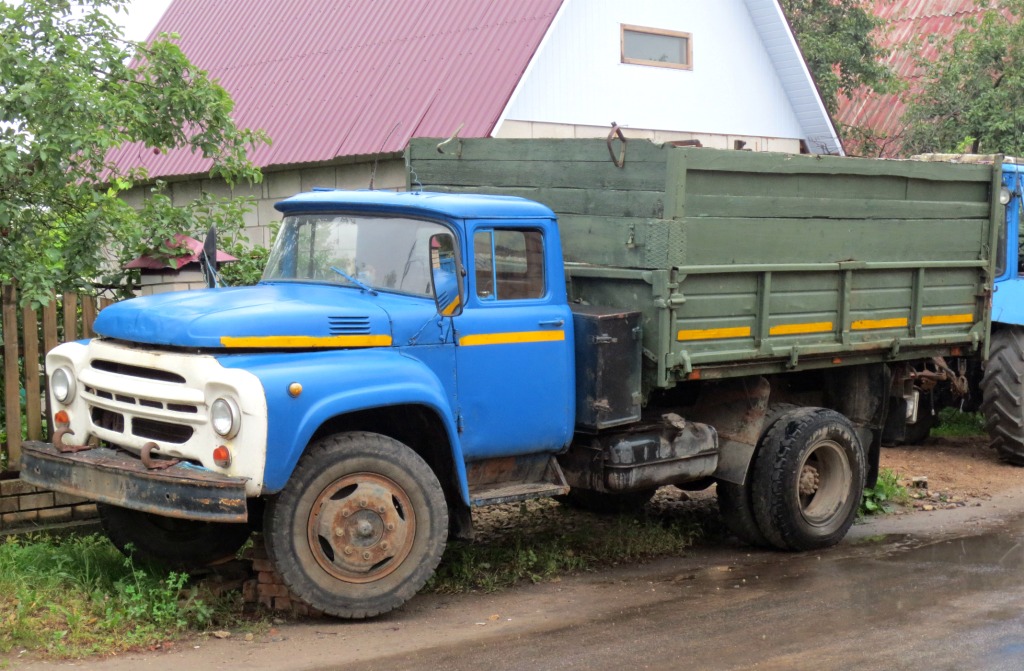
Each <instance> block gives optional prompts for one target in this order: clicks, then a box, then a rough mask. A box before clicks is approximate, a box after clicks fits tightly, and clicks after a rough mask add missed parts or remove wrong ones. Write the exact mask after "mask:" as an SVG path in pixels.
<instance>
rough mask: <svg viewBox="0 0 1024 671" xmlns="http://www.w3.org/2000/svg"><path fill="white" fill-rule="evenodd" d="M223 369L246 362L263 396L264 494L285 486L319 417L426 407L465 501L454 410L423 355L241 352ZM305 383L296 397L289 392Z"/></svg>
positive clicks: (223, 362) (391, 351)
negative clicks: (440, 427)
mask: <svg viewBox="0 0 1024 671" xmlns="http://www.w3.org/2000/svg"><path fill="white" fill-rule="evenodd" d="M219 361H220V363H221V365H223V366H224V367H226V368H244V369H246V370H248V371H249V372H251V373H252V374H254V375H256V377H258V378H259V379H260V381H261V382H262V383H263V388H264V390H265V392H266V395H267V467H266V473H265V476H264V492H265V493H268V494H272V493H275V492H278V491H280V490H281V489H282V488H284V486H285V483H287V482H288V478H289V477H290V476H291V473H292V470H294V468H295V465H296V464H297V463H298V461H299V457H301V456H302V453H303V451H304V450H305V449H306V445H308V444H309V441H310V439H311V438H312V437H313V434H314V433H316V430H317V429H318V428H320V427H321V426H322V425H323V424H324V422H327V421H328V420H330V419H332V418H334V417H338V416H339V415H344V414H346V413H350V412H357V411H360V410H369V409H371V408H380V407H386V406H390V405H400V404H415V405H423V406H426V407H428V408H430V409H431V410H433V411H434V412H436V413H437V415H438V417H440V418H441V421H442V422H443V423H444V427H445V431H446V433H447V434H448V442H449V444H450V445H451V450H452V459H453V460H454V467H455V472H456V474H457V475H458V478H459V489H460V491H461V493H462V497H463V500H464V501H467V502H468V501H469V487H468V484H467V481H466V468H465V461H464V460H463V458H462V446H461V444H460V442H459V438H458V430H457V428H456V424H455V418H454V415H453V413H452V408H451V406H450V404H449V402H448V397H447V395H446V394H445V390H444V386H443V385H442V383H441V381H440V380H439V379H438V377H437V376H436V375H435V374H434V372H433V371H431V370H430V369H429V368H428V367H427V366H426V365H424V364H423V363H422V362H421V361H419V360H416V359H412V358H409V357H406V356H403V355H402V354H401V353H400V352H398V351H397V350H394V349H372V350H365V349H364V350H333V351H328V352H302V353H275V354H245V355H231V356H224V357H220V358H219ZM293 383H298V384H300V385H302V391H301V393H300V394H299V395H298V396H292V395H291V394H290V393H289V387H290V386H291V385H292V384H293Z"/></svg>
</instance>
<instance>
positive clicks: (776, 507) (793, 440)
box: [752, 408, 866, 550]
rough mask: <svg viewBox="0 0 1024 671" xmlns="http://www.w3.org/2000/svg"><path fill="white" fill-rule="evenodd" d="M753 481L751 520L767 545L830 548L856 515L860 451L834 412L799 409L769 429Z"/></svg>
mask: <svg viewBox="0 0 1024 671" xmlns="http://www.w3.org/2000/svg"><path fill="white" fill-rule="evenodd" d="M753 477H754V480H753V497H752V498H753V505H754V516H755V517H756V519H757V526H758V528H759V529H760V530H761V532H762V533H763V534H764V536H765V538H766V539H767V540H768V542H769V543H771V544H772V545H773V546H775V547H777V548H779V549H783V550H815V549H818V548H824V547H829V546H831V545H835V544H836V543H838V542H839V541H840V540H842V538H843V536H845V535H846V532H847V531H848V530H849V529H850V526H851V525H852V524H853V520H854V518H855V517H856V516H857V506H858V504H859V503H860V498H861V495H862V494H863V491H864V483H865V479H866V468H865V458H864V448H863V446H862V445H861V442H860V439H859V438H858V437H857V434H856V433H855V432H854V430H853V426H852V425H851V424H850V422H849V420H847V419H846V418H845V417H843V416H842V415H841V414H839V413H838V412H835V411H834V410H827V409H825V408H801V409H799V410H794V411H791V412H789V413H787V414H785V415H783V416H782V417H781V418H780V419H779V420H778V421H777V422H776V423H775V425H774V426H773V427H772V428H771V429H770V430H769V431H768V434H767V435H766V436H765V437H764V442H763V444H762V445H761V449H760V451H759V453H758V455H757V459H756V460H755V463H754V473H753Z"/></svg>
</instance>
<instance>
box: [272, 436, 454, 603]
mask: <svg viewBox="0 0 1024 671" xmlns="http://www.w3.org/2000/svg"><path fill="white" fill-rule="evenodd" d="M264 538H265V540H266V545H267V554H268V555H269V557H270V560H271V562H273V564H274V567H275V568H276V569H277V571H278V573H280V574H281V578H282V579H283V580H284V583H285V584H286V585H287V586H288V588H289V589H290V590H291V592H292V594H293V595H295V596H296V597H298V598H299V599H301V600H302V601H304V602H305V603H307V604H308V605H310V606H312V607H313V608H316V609H319V610H322V611H323V612H325V613H327V614H329V615H334V616H336V617H341V618H348V619H358V618H365V617H372V616H374V615H379V614H381V613H386V612H388V611H390V610H393V609H395V608H397V607H399V606H401V605H402V604H403V603H405V602H406V601H408V600H409V599H410V598H412V597H413V596H414V595H415V594H416V592H418V591H419V590H420V588H421V587H423V585H424V584H425V583H426V582H427V580H428V579H429V578H430V576H432V575H433V573H434V569H435V568H437V565H438V563H439V562H440V561H441V555H442V553H443V552H444V547H445V543H446V541H447V538H448V509H447V506H446V505H445V498H444V493H443V491H442V489H441V485H440V483H439V482H438V480H437V477H436V476H435V475H434V472H433V471H432V470H431V468H430V466H428V465H427V463H426V462H425V461H423V459H422V458H421V457H420V456H419V455H418V454H416V453H415V452H413V451H412V450H411V449H409V448H408V447H407V446H405V445H403V444H402V443H400V442H398V441H397V440H394V439H392V438H388V437H387V436H382V435H379V434H374V433H364V432H349V433H340V434H336V435H332V436H328V437H326V438H323V439H321V440H319V441H317V442H316V443H314V444H313V445H311V446H310V447H309V449H308V450H307V451H306V453H305V454H304V455H303V456H302V458H301V459H300V460H299V463H298V465H297V466H296V467H295V470H294V472H293V473H292V476H291V478H289V480H288V484H287V485H285V488H284V489H283V490H282V491H281V493H280V494H278V495H277V496H275V497H273V498H271V499H270V500H269V501H268V503H267V510H266V516H265V522H264Z"/></svg>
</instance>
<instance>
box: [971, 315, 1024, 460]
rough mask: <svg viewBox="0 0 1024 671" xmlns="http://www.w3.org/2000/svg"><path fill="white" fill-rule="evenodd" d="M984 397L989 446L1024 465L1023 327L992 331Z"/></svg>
mask: <svg viewBox="0 0 1024 671" xmlns="http://www.w3.org/2000/svg"><path fill="white" fill-rule="evenodd" d="M981 396H982V400H981V412H982V414H983V415H984V417H985V431H986V432H988V435H989V438H991V443H990V445H991V446H992V447H994V448H995V449H996V452H997V453H998V454H999V458H1000V459H1002V460H1003V461H1005V462H1007V463H1010V464H1013V465H1015V466H1024V328H1021V327H1019V326H1008V327H1005V328H1001V329H999V330H998V331H993V332H992V344H991V349H990V353H989V359H988V362H987V363H986V364H985V374H984V376H982V378H981Z"/></svg>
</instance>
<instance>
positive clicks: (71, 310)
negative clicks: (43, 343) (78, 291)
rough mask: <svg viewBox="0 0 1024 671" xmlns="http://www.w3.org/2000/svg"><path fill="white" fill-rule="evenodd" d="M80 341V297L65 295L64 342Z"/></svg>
mask: <svg viewBox="0 0 1024 671" xmlns="http://www.w3.org/2000/svg"><path fill="white" fill-rule="evenodd" d="M75 340H78V296H77V295H75V294H70V293H68V294H64V340H63V342H74V341H75Z"/></svg>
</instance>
